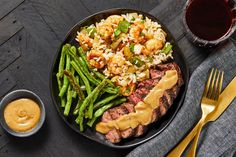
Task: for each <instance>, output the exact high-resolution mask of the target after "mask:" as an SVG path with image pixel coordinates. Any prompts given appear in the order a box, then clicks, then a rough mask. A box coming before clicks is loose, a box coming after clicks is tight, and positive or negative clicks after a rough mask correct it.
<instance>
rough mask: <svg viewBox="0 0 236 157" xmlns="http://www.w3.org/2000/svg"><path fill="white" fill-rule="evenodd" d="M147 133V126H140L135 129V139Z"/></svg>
mask: <svg viewBox="0 0 236 157" xmlns="http://www.w3.org/2000/svg"><path fill="white" fill-rule="evenodd" d="M146 131H147V126H145V125H138V126H137V127H136V128H135V133H134V137H138V136H141V135H143V134H144V133H145V132H146Z"/></svg>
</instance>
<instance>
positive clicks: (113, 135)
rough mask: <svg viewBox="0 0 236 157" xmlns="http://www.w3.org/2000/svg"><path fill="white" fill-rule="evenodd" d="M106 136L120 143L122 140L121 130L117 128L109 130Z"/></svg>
mask: <svg viewBox="0 0 236 157" xmlns="http://www.w3.org/2000/svg"><path fill="white" fill-rule="evenodd" d="M105 136H106V139H107V140H109V141H110V142H112V143H118V142H120V141H121V134H120V131H119V130H116V129H113V130H111V131H109V132H108V133H107V134H106V135H105Z"/></svg>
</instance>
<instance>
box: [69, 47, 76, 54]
mask: <svg viewBox="0 0 236 157" xmlns="http://www.w3.org/2000/svg"><path fill="white" fill-rule="evenodd" d="M70 51H71V52H72V53H73V54H74V55H76V47H75V46H71V48H70Z"/></svg>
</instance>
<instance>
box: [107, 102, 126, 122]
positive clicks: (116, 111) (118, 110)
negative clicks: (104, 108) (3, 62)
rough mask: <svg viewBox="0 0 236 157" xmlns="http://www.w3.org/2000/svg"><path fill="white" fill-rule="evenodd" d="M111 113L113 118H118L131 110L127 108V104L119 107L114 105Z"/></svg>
mask: <svg viewBox="0 0 236 157" xmlns="http://www.w3.org/2000/svg"><path fill="white" fill-rule="evenodd" d="M109 113H110V115H111V118H112V119H113V120H115V119H118V118H119V117H120V116H122V115H124V114H128V113H129V111H128V110H127V109H126V107H125V106H122V105H121V106H118V107H114V108H112V109H110V110H109Z"/></svg>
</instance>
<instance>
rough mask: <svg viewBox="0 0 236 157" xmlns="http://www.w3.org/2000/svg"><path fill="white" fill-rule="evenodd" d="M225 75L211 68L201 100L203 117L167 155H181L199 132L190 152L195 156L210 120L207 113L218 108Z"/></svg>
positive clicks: (173, 156) (169, 156)
mask: <svg viewBox="0 0 236 157" xmlns="http://www.w3.org/2000/svg"><path fill="white" fill-rule="evenodd" d="M223 76H224V72H223V71H220V70H217V69H211V72H210V74H209V76H208V80H207V83H206V85H205V89H204V92H203V96H202V100H201V108H202V117H201V119H200V120H199V122H198V123H197V125H196V126H195V127H194V128H193V129H192V131H191V132H190V133H189V134H188V135H187V136H186V137H185V138H184V139H183V140H182V141H181V142H180V143H179V144H178V145H177V146H176V147H175V148H174V149H173V150H172V151H171V152H170V153H169V154H168V155H167V156H168V157H180V156H181V154H182V153H183V151H184V150H185V148H186V147H187V146H188V144H189V143H190V142H191V140H192V139H193V138H194V136H195V135H196V134H197V136H196V138H195V139H194V143H193V147H192V148H191V151H190V153H189V154H188V155H192V156H195V154H196V146H197V142H198V137H199V134H200V132H201V129H202V127H203V126H204V124H206V123H207V122H209V121H210V119H208V116H207V115H209V114H210V113H212V112H214V111H215V109H216V104H217V100H218V98H219V95H220V92H221V89H222V84H223Z"/></svg>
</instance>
